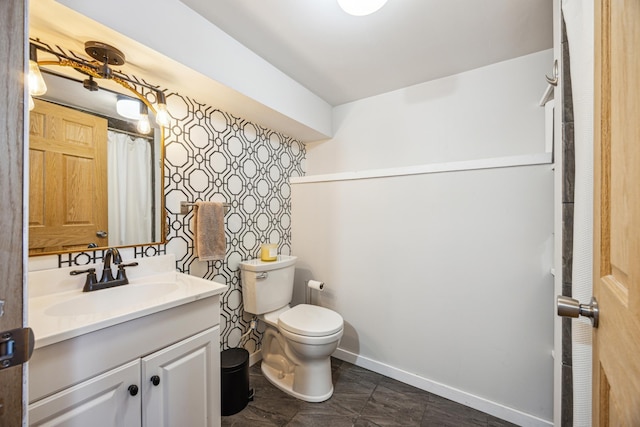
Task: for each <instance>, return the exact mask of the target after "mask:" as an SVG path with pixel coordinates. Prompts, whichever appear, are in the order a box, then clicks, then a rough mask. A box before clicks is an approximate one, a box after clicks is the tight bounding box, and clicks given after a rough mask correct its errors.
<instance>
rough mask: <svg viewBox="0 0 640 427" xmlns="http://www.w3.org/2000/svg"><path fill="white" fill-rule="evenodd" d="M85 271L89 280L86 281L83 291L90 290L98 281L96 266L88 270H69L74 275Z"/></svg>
mask: <svg viewBox="0 0 640 427" xmlns="http://www.w3.org/2000/svg"><path fill="white" fill-rule="evenodd" d="M83 273H87V280H85V281H84V288H82V292H90V291H92V290H93V287H94V285H96V284H97V283H98V278H97V277H96V269H95V268H88V269H86V270H72V271H70V272H69V274H70V275H72V276H77V275H78V274H83Z"/></svg>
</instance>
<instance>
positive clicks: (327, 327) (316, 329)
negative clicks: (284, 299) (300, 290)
mask: <svg viewBox="0 0 640 427" xmlns="http://www.w3.org/2000/svg"><path fill="white" fill-rule="evenodd" d="M343 326H344V320H343V319H342V316H340V315H339V314H338V313H336V312H335V311H333V310H329V309H328V308H324V307H319V306H317V305H309V304H300V305H296V306H295V307H293V308H291V309H289V310H286V311H285V312H284V313H281V314H280V316H279V317H278V327H279V329H280V330H281V331H282V330H285V331H287V332H290V333H292V334H295V335H299V336H305V337H327V336H332V335H335V334H336V333H338V332H341V331H342V328H343Z"/></svg>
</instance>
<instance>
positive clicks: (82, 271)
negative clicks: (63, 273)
mask: <svg viewBox="0 0 640 427" xmlns="http://www.w3.org/2000/svg"><path fill="white" fill-rule="evenodd" d="M84 273H89V274H96V269H95V268H87V269H86V270H71V271H70V272H69V274H70V275H72V276H77V275H78V274H84Z"/></svg>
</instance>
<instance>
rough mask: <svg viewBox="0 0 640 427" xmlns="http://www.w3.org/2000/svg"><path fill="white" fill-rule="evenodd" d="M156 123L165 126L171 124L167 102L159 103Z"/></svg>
mask: <svg viewBox="0 0 640 427" xmlns="http://www.w3.org/2000/svg"><path fill="white" fill-rule="evenodd" d="M156 123H158V124H159V125H160V126H162V127H165V128H168V127H169V126H171V116H170V115H169V112H168V111H167V104H158V106H157V111H156Z"/></svg>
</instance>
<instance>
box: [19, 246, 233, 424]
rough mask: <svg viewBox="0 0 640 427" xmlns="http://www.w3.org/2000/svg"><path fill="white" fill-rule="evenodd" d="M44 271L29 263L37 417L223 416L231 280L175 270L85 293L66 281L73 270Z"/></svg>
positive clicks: (143, 420)
mask: <svg viewBox="0 0 640 427" xmlns="http://www.w3.org/2000/svg"><path fill="white" fill-rule="evenodd" d="M165 257H166V256H165ZM155 258H160V257H155ZM164 261H165V262H163V263H162V265H169V266H171V265H175V261H174V260H173V259H172V258H171V259H169V260H168V262H167V261H166V260H164ZM151 262H155V263H156V264H157V263H159V261H158V260H156V259H154V260H152V261H151ZM142 263H143V260H141V264H142ZM156 267H157V265H156ZM60 270H63V269H60ZM156 270H157V268H156ZM39 273H40V272H37V273H30V280H31V282H30V285H31V283H33V284H34V286H32V289H31V290H30V297H29V324H30V326H31V327H32V329H33V331H34V334H35V337H36V342H35V350H34V352H33V355H32V356H31V359H30V361H29V364H28V378H29V386H28V393H29V408H28V414H29V424H30V425H33V426H38V425H43V426H44V425H46V426H65V427H76V426H77V427H86V426H90V427H103V426H104V427H123V426H125V427H128V426H146V427H163V426H166V427H174V426H189V427H218V426H219V425H220V422H221V420H220V295H221V294H222V293H223V292H224V291H225V290H226V289H227V286H225V285H224V284H220V283H216V282H212V281H208V280H204V279H201V278H197V277H193V276H189V275H185V274H182V273H177V272H174V271H169V272H165V273H163V274H162V275H160V276H158V275H156V276H150V277H146V276H145V277H141V278H139V279H138V281H137V282H136V281H134V282H133V283H130V284H129V285H126V286H122V287H118V288H112V289H111V290H110V289H105V290H100V291H95V292H90V293H83V292H82V287H81V286H82V284H81V283H75V282H74V283H72V284H71V285H73V286H74V287H73V289H72V290H68V289H66V288H65V289H62V290H60V288H61V287H62V288H64V287H65V286H67V285H66V282H65V281H69V280H71V279H69V277H71V278H72V279H75V278H74V277H73V276H69V273H68V272H65V271H62V272H59V271H53V272H49V271H45V272H44V273H42V274H39ZM56 274H57V275H59V276H61V277H62V279H60V281H58V282H57V281H56V280H53V279H55V278H56V277H55V275H56ZM132 277H134V274H132ZM80 280H82V278H80ZM48 282H51V283H53V285H51V283H48ZM71 285H68V286H71ZM68 286H67V287H68ZM78 286H79V288H77V289H76V287H78ZM156 286H158V287H157V288H156ZM50 289H52V291H50ZM45 291H46V292H45ZM156 291H158V292H156ZM136 296H137V297H138V298H139V299H138V300H135V298H136ZM140 296H142V297H140ZM87 307H88V308H90V309H87ZM112 307H113V308H112ZM132 386H135V387H137V390H135V389H133V388H132ZM132 390H133V391H132Z"/></svg>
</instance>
